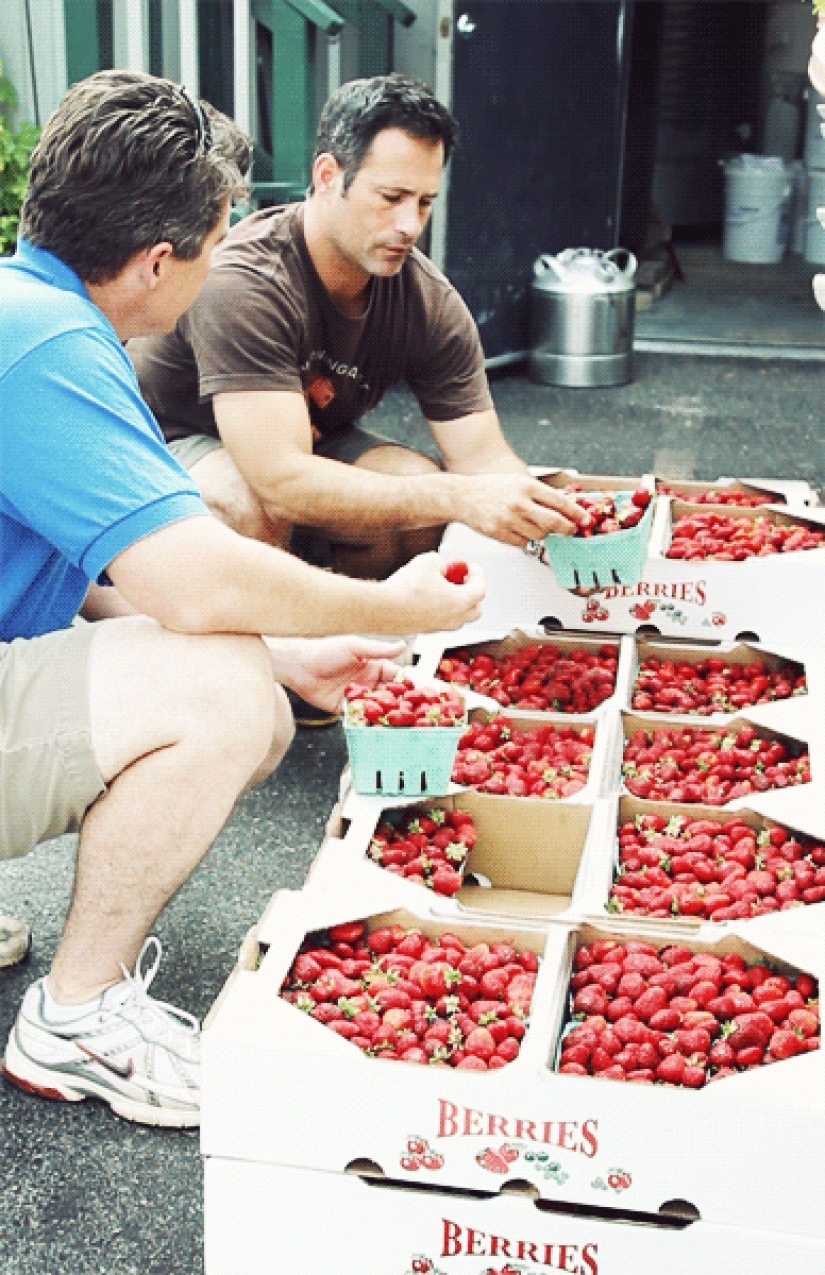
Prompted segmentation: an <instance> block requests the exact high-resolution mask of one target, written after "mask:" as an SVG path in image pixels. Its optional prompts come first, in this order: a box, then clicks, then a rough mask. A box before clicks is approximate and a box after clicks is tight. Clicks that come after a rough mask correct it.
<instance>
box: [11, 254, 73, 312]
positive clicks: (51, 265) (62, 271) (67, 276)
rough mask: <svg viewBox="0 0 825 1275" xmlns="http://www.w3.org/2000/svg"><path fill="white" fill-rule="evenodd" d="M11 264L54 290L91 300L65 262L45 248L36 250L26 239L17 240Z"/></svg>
mask: <svg viewBox="0 0 825 1275" xmlns="http://www.w3.org/2000/svg"><path fill="white" fill-rule="evenodd" d="M12 264H13V265H17V266H22V267H23V269H25V270H29V271H30V272H31V273H32V274H36V275H38V276H39V277H40V278H41V279H43V280H45V281H46V282H47V283H50V284H52V285H53V286H54V287H56V288H62V289H63V290H64V291H65V292H75V293H77V295H78V296H80V297H84V298H85V299H86V300H87V301H89V300H91V298H90V297H89V294H88V292H87V291H86V286H85V284H84V283H83V280H82V279H81V278H80V277H79V275H77V274H75V272H74V270H72V268H71V266H67V265H66V263H65V261H61V260H60V258H59V257H56V256H55V255H54V253H53V252H49V251H48V250H47V249H46V248H36V247H35V246H34V244H31V243H29V242H28V241H27V240H26V239H18V240H17V251H16V253H15V255H14V257H13V258H12Z"/></svg>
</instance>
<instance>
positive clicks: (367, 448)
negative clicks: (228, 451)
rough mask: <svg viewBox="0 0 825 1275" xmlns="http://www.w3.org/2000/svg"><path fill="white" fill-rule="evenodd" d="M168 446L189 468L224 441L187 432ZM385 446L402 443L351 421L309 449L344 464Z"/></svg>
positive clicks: (351, 463)
mask: <svg viewBox="0 0 825 1275" xmlns="http://www.w3.org/2000/svg"><path fill="white" fill-rule="evenodd" d="M168 446H169V450H170V452H171V453H172V455H173V456H174V457H175V459H176V460H177V461H178V462H179V464H181V465H183V468H184V469H185V470H187V471H188V470H190V469H191V468H192V466H193V465H195V464H197V462H198V461H199V460H202V458H203V457H204V456H208V455H209V453H210V452H214V451H215V450H216V449H217V448H218V447H223V443H222V442H221V440H220V439H219V438H215V437H214V435H212V434H190V435H189V436H188V437H187V438H173V439H172V441H171V443H169V444H168ZM387 446H389V447H399V446H403V444H399V443H394V442H393V441H392V439H391V438H382V436H381V435H380V434H372V433H370V431H369V430H368V429H361V428H360V427H359V426H358V425H350V427H349V429H344V430H341V432H340V433H338V434H331V435H330V436H329V437H328V438H321V439H319V440H318V441H317V442H316V443H315V445H314V446H313V449H312V450H313V452H314V453H315V455H316V456H326V458H327V460H340V461H342V462H343V463H344V464H345V465H354V464H355V462H356V461H357V460H360V458H361V457H362V456H363V455H364V453H365V452H371V451H372V450H373V448H375V447H387Z"/></svg>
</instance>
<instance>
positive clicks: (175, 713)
mask: <svg viewBox="0 0 825 1275" xmlns="http://www.w3.org/2000/svg"><path fill="white" fill-rule="evenodd" d="M97 630H98V631H97V632H96V634H95V640H94V643H93V645H92V659H91V668H90V692H89V695H90V722H91V731H92V744H93V748H94V751H95V755H96V757H97V761H98V766H99V768H100V771H101V774H102V776H103V778H104V780H106V782H110V781H111V780H112V779H113V778H114V777H115V776H116V775H118V774H120V773H121V771H123V770H125V768H126V767H127V766H129V765H131V764H132V762H134V761H136V760H138V759H139V758H141V757H144V756H146V755H147V754H148V753H151V752H155V751H157V750H158V749H161V748H168V747H170V746H173V745H177V744H181V743H184V742H186V743H187V744H189V745H191V746H193V747H197V748H199V749H200V750H202V751H203V752H204V755H206V754H207V753H208V754H210V755H211V756H213V757H214V759H215V763H214V764H221V765H227V766H229V767H230V768H231V769H233V770H237V771H238V774H239V776H241V780H240V782H241V786H244V785H245V784H246V783H247V782H248V780H249V777H250V776H251V775H252V774H253V773H254V772H255V771H256V770H257V768H258V767H259V766H261V765H262V762H263V759H264V758H265V757H267V756H268V754H269V752H270V750H271V748H272V740H273V737H274V736H275V734H276V718H277V715H278V713H277V696H276V688H275V682H274V681H273V678H272V670H271V660H270V658H269V654H268V652H267V650H266V647H265V646H264V644H263V642H262V641H261V640H260V639H259V638H256V637H247V636H243V635H240V634H208V635H197V636H196V635H189V634H181V633H172V632H170V631H169V630H167V629H164V628H162V627H161V626H160V625H159V624H157V623H156V622H155V621H154V620H151V619H149V618H148V617H147V616H131V617H128V618H124V619H120V620H106V621H102V622H101V623H100V625H99V626H97ZM218 759H220V760H218ZM210 764H211V763H210ZM244 770H245V772H246V773H245V774H244Z"/></svg>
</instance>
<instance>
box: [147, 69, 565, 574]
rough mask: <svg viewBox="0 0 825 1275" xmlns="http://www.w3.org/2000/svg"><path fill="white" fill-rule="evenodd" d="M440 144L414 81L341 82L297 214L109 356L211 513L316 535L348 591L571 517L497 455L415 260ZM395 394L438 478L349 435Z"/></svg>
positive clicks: (286, 539) (439, 111)
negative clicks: (455, 537) (170, 320)
mask: <svg viewBox="0 0 825 1275" xmlns="http://www.w3.org/2000/svg"><path fill="white" fill-rule="evenodd" d="M454 140H455V122H454V120H453V119H452V117H451V116H450V114H449V112H448V111H447V110H446V109H445V108H444V107H443V106H442V105H441V104H440V103H439V102H438V101H437V100H436V99H435V98H434V97H433V96H432V94H431V93H430V91H429V90H428V89H426V88H425V87H424V86H423V85H420V84H418V83H417V82H416V81H413V80H408V79H406V78H404V77H402V76H398V75H391V76H386V77H384V76H381V77H376V78H374V79H371V80H356V81H353V82H352V83H350V84H345V85H343V86H342V88H341V89H339V90H338V91H337V92H336V93H335V94H333V96H332V97H331V98H330V100H329V102H328V103H327V105H326V107H325V108H324V112H323V114H322V117H321V121H320V125H319V130H318V136H317V139H316V153H315V159H314V162H313V167H312V186H311V187H310V191H309V193H308V195H307V198H306V201H305V202H304V203H302V204H293V205H290V206H287V207H284V208H277V209H266V210H264V211H262V212H258V213H256V214H254V215H253V216H250V217H247V218H245V219H244V220H243V221H241V222H240V223H239V224H238V225H237V226H236V227H235V228H234V229H233V230H232V232H231V233H230V235H229V237H228V238H227V239H226V240H225V242H224V243H223V244H222V245H221V246H220V247H219V249H218V250H217V251H216V252H215V254H214V256H213V262H212V269H211V272H210V276H209V279H208V281H207V284H206V286H205V288H204V289H203V292H202V293H201V295H200V297H199V299H198V300H197V302H196V303H195V304H194V305H193V306H192V307H191V308H190V309H189V310H188V311H187V313H186V314H185V315H184V316H183V318H182V319H181V320H180V321H179V323H178V324H177V326H176V328H175V329H174V331H173V332H172V333H170V334H169V335H168V336H162V337H150V338H146V339H143V340H140V341H132V342H130V343H129V347H128V348H129V353H130V355H131V356H132V359H133V361H134V364H135V367H136V369H137V373H138V378H139V381H140V386H141V390H142V392H143V394H144V396H145V398H146V399H147V401H148V403H149V405H150V407H151V408H152V410H153V411H154V413H155V415H156V416H157V418H158V420H159V421H160V424H161V426H162V428H163V431H164V434H165V436H166V438H167V440H168V441H169V442H170V445H171V446H172V448H173V450H174V451H175V452H176V454H177V455H178V457H179V459H180V460H181V461H182V462H183V463H184V464H185V465H186V466H187V467H188V468H189V469H190V472H191V475H192V478H193V480H194V481H195V482H196V483H197V484H198V486H199V488H200V491H201V493H202V495H203V497H204V499H205V500H206V502H207V503H208V504H209V505H210V507H211V508H212V510H213V512H215V513H216V514H217V515H218V516H219V517H220V518H222V519H223V520H224V521H225V522H227V523H229V525H231V526H232V527H234V528H235V529H236V530H238V531H241V532H243V533H245V534H247V535H251V536H253V537H255V538H257V539H260V540H264V541H268V542H269V543H272V544H276V545H280V546H286V545H289V544H290V543H293V544H294V547H295V543H294V542H293V541H292V535H293V530H294V528H296V527H300V528H310V529H312V530H314V531H316V532H319V533H321V535H322V537H323V538H324V540H325V541H327V542H328V543H329V544H330V545H331V550H332V553H331V561H332V564H333V565H334V566H335V567H336V568H337V569H338V570H340V571H343V572H344V573H346V574H349V575H355V576H379V577H381V576H385V575H387V574H388V573H389V572H390V571H391V570H392V569H393V568H394V567H395V566H396V565H397V564H399V563H401V562H404V561H406V560H408V559H409V558H410V557H412V556H413V555H414V554H416V553H418V552H421V551H423V550H426V549H432V548H435V547H436V546H437V544H438V542H439V539H440V536H441V533H442V530H443V527H444V525H445V524H446V523H447V522H450V521H459V522H464V523H466V524H467V525H469V526H471V527H474V528H475V529H476V530H477V531H479V532H481V533H482V534H484V535H488V536H492V537H495V538H496V539H499V540H501V541H504V542H505V543H508V544H519V545H524V544H526V543H527V542H528V541H529V540H533V539H538V538H541V537H543V536H544V535H546V534H547V533H548V532H550V531H567V532H569V531H571V530H572V524H573V522H576V521H580V519H581V514H580V511H579V510H578V507H577V506H576V505H575V504H574V503H573V502H572V501H571V500H570V499H569V498H568V497H566V496H564V495H563V494H561V493H558V492H556V491H554V490H553V489H552V488H549V487H547V486H546V485H545V484H543V483H540V482H538V480H536V479H534V478H533V477H531V475H530V473H529V471H528V469H527V467H526V465H525V464H524V463H523V462H522V461H521V460H520V459H519V458H518V456H516V454H515V453H514V452H513V450H512V449H511V447H510V446H509V444H508V443H507V442H506V441H505V439H504V436H503V434H502V431H501V427H500V424H499V421H498V417H497V415H496V412H495V409H494V407H493V402H492V398H491V396H490V391H489V387H488V384H487V378H486V375H485V372H484V356H483V352H482V349H481V343H480V341H479V337H478V332H477V330H476V327H475V324H474V322H473V320H472V317H471V315H470V313H469V311H468V309H467V307H466V305H465V304H464V302H463V301H462V300H461V298H460V297H459V295H458V293H457V292H456V290H455V289H454V288H453V287H452V285H451V284H450V283H449V282H448V281H447V279H445V278H444V276H443V275H442V274H441V273H440V272H439V271H438V270H437V269H436V268H435V266H434V265H433V264H432V263H431V262H430V261H429V260H428V259H427V258H426V257H425V256H424V255H423V254H422V253H420V252H419V251H418V250H417V249H416V248H415V247H414V244H415V242H416V240H417V239H418V237H419V236H420V234H421V233H422V231H423V229H424V227H425V225H426V223H427V219H428V217H429V214H430V210H431V207H432V204H433V201H434V199H435V198H436V195H437V193H438V185H439V179H440V177H441V172H442V169H443V166H444V164H445V162H446V160H447V158H448V157H449V153H450V149H451V147H452V145H453V142H454ZM399 382H406V384H407V385H408V386H409V387H410V388H411V389H412V391H413V393H414V394H415V396H416V398H417V399H418V402H419V404H420V407H421V410H422V412H423V414H424V417H425V419H426V420H427V423H428V425H429V427H430V429H431V431H432V435H433V438H434V440H435V443H436V445H437V447H438V450H439V452H440V456H441V466H439V465H438V464H436V463H435V462H434V461H432V460H431V459H429V458H428V457H426V456H424V455H422V454H421V453H419V452H417V451H413V450H411V449H410V448H407V447H404V446H400V445H398V444H397V443H394V442H390V441H388V440H387V439H382V438H380V437H378V436H377V435H375V434H370V433H368V432H367V431H365V430H363V429H360V428H359V427H358V426H357V425H356V424H355V422H356V421H358V420H359V419H360V417H361V416H363V414H364V413H365V412H367V411H369V409H370V408H372V407H374V406H375V405H376V404H377V403H378V402H379V401H380V399H381V398H382V396H383V394H384V393H385V392H386V390H387V389H388V388H389V387H390V386H392V385H395V384H398V383H399ZM303 543H304V544H305V543H306V541H305V538H304V539H303ZM297 547H298V549H299V551H301V542H300V541H299V542H298V543H297Z"/></svg>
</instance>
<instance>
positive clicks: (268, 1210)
mask: <svg viewBox="0 0 825 1275" xmlns="http://www.w3.org/2000/svg"><path fill="white" fill-rule="evenodd" d="M764 1170H765V1179H764V1184H763V1189H764V1190H765V1191H771V1190H773V1189H775V1187H776V1185H777V1183H776V1178H775V1177H774V1175H773V1172H772V1170H771V1166H770V1163H769V1161H768V1157H767V1156H766V1157H765V1161H764ZM804 1181H805V1179H804V1175H803V1176H802V1177H801V1179H800V1182H801V1183H804ZM803 1189H804V1187H803ZM749 1203H750V1209H751V1222H750V1223H749V1224H748V1225H747V1226H746V1227H734V1226H724V1225H721V1226H720V1225H716V1224H713V1223H709V1222H707V1221H705V1220H704V1219H700V1220H694V1221H692V1222H690V1223H687V1224H684V1225H679V1224H676V1223H677V1220H676V1219H675V1218H674V1219H673V1221H672V1223H671V1224H670V1225H667V1224H666V1222H665V1220H664V1219H656V1220H654V1219H642V1218H638V1217H634V1216H633V1215H626V1216H625V1217H624V1219H623V1220H617V1219H615V1218H614V1219H611V1218H610V1217H607V1216H605V1215H604V1214H602V1215H599V1214H598V1213H595V1212H594V1213H591V1214H573V1213H570V1212H561V1211H556V1210H555V1209H548V1208H547V1207H546V1206H545V1205H543V1204H541V1203H539V1204H537V1203H536V1201H535V1200H534V1199H532V1198H530V1197H529V1196H528V1195H522V1194H508V1193H504V1194H495V1195H491V1196H487V1197H485V1198H478V1197H474V1196H472V1195H467V1194H463V1193H452V1194H448V1193H445V1192H440V1191H433V1190H432V1189H430V1190H427V1189H421V1188H419V1189H415V1188H414V1187H412V1186H411V1185H408V1186H405V1187H399V1186H397V1185H396V1184H394V1183H387V1182H379V1181H375V1180H370V1179H369V1178H366V1177H359V1176H357V1175H355V1174H352V1173H344V1174H336V1173H331V1172H319V1171H313V1170H306V1169H293V1168H283V1167H280V1166H278V1165H274V1164H261V1163H249V1162H243V1161H234V1160H228V1159H224V1158H218V1157H213V1156H209V1157H207V1160H206V1165H205V1210H204V1228H205V1258H206V1268H205V1269H206V1275H249V1273H251V1272H254V1273H255V1275H263V1273H264V1272H272V1275H291V1273H292V1272H298V1273H299V1275H320V1273H321V1272H326V1271H331V1272H332V1271H334V1272H336V1273H338V1272H340V1275H552V1273H553V1272H555V1273H556V1275H558V1273H560V1272H561V1273H564V1275H659V1273H661V1275H665V1273H666V1275H723V1272H724V1273H728V1272H729V1273H730V1275H778V1272H780V1271H793V1273H794V1275H822V1271H823V1269H825V1246H823V1241H822V1240H821V1239H819V1238H818V1237H815V1238H810V1237H803V1236H794V1235H789V1234H787V1232H771V1231H769V1230H767V1229H760V1228H762V1227H763V1226H764V1222H763V1219H762V1216H761V1199H760V1198H759V1197H758V1196H757V1197H756V1198H754V1199H752V1200H751V1201H750V1202H749Z"/></svg>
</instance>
